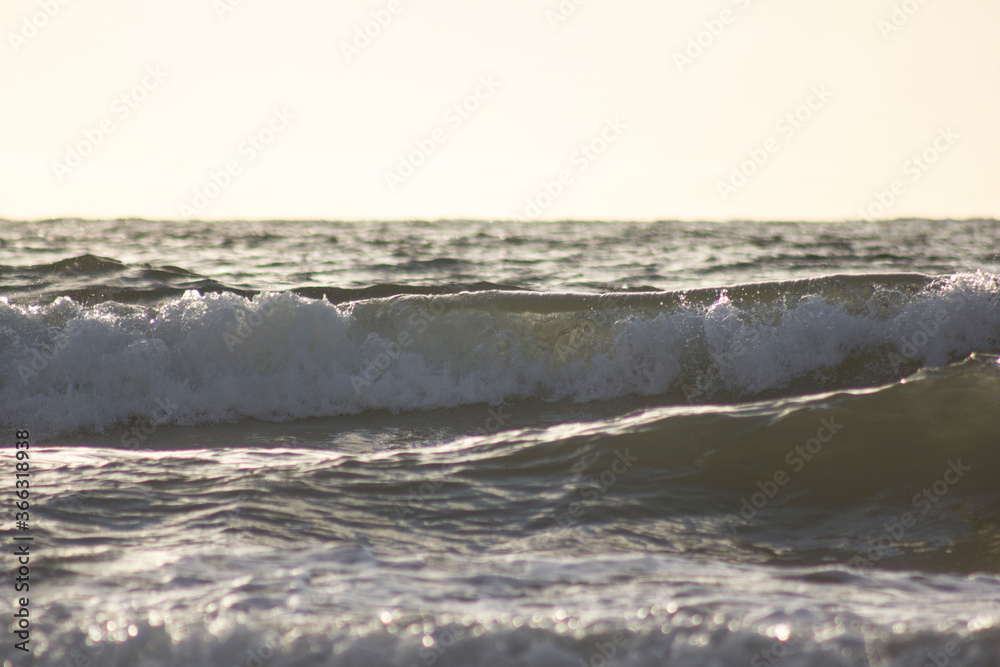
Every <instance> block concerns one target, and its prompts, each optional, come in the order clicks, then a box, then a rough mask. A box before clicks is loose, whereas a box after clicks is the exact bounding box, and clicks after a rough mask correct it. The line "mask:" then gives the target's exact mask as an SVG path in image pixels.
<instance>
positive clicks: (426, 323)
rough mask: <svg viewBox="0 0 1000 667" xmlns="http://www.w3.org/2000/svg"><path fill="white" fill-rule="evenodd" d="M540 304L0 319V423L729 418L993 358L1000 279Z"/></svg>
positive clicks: (161, 309)
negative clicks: (586, 414) (633, 403)
mask: <svg viewBox="0 0 1000 667" xmlns="http://www.w3.org/2000/svg"><path fill="white" fill-rule="evenodd" d="M862 292H863V290H862ZM551 296H552V295H540V294H524V293H496V292H487V293H466V294H459V295H450V296H439V297H394V298H391V299H378V300H371V301H363V302H356V303H352V304H342V305H334V304H331V303H329V302H327V301H324V300H310V299H306V298H302V297H299V296H296V295H294V294H291V293H267V294H262V295H258V296H257V297H255V298H253V299H246V298H243V297H241V296H238V295H235V294H230V293H221V294H206V295H200V294H198V293H197V292H193V291H192V292H188V293H186V294H185V295H184V296H183V297H180V298H176V299H173V300H170V301H168V302H165V303H163V304H161V305H160V306H158V307H155V308H153V307H139V306H127V305H122V304H116V303H105V304H102V305H100V306H94V307H83V306H81V305H80V304H78V303H76V302H73V301H72V300H70V299H69V298H66V297H63V298H60V299H58V300H56V301H55V302H53V303H51V304H49V305H45V306H30V307H29V306H22V305H11V304H9V303H7V302H3V301H0V370H2V376H0V377H2V379H0V405H2V406H3V413H2V421H3V423H4V425H5V426H6V427H9V428H25V427H28V428H31V429H33V430H34V431H36V434H37V436H38V437H52V436H55V435H58V434H66V433H71V432H74V431H81V430H82V431H95V432H99V433H101V432H108V431H109V430H110V429H112V428H113V427H114V426H115V425H117V424H127V423H134V422H136V421H137V420H149V419H155V420H156V421H158V422H161V423H171V424H178V425H193V424H202V423H213V422H233V421H238V420H242V419H248V418H253V419H260V420H267V421H283V420H293V419H300V418H307V417H317V416H333V415H341V414H349V413H357V412H362V411H366V410H378V409H388V410H413V409H429V408H437V407H451V406H457V405H463V404H471V403H480V402H489V403H498V402H500V401H503V400H507V399H512V398H519V397H538V398H543V399H545V400H564V399H569V400H576V401H591V400H608V399H613V398H618V397H622V396H627V395H658V394H664V393H668V392H682V391H683V394H684V397H685V398H686V399H688V400H698V399H711V400H734V399H739V398H741V397H751V396H754V395H756V394H759V393H761V392H768V391H779V390H781V389H782V388H784V387H786V386H788V385H789V384H790V383H792V382H796V381H808V382H811V383H813V384H815V386H816V388H817V390H820V389H822V388H823V386H825V383H828V382H848V383H854V384H864V383H873V382H883V381H886V380H887V379H891V378H892V377H897V378H898V377H902V376H903V375H905V374H907V373H909V372H912V371H913V370H915V369H916V368H917V367H919V366H926V365H931V366H933V365H940V364H944V363H947V362H948V361H950V360H954V359H956V358H960V357H962V356H965V355H967V354H969V353H971V352H977V351H978V352H995V351H996V350H997V346H998V341H1000V302H998V279H997V277H996V276H990V275H983V274H963V275H956V276H952V277H950V278H946V279H940V280H938V281H935V282H934V283H931V284H929V285H928V286H927V287H926V288H924V289H922V290H918V291H916V292H915V293H913V294H908V293H905V292H904V291H900V290H896V289H894V288H893V286H892V285H883V286H881V287H879V288H878V289H875V290H874V292H872V290H870V289H869V290H868V292H867V295H866V296H865V297H864V298H855V297H851V298H844V299H840V300H837V299H828V298H826V297H824V296H821V295H819V294H818V293H815V292H813V293H800V292H795V291H791V292H789V293H788V294H785V295H784V297H783V298H778V299H770V300H761V301H759V302H751V303H748V302H747V301H746V299H742V300H731V299H730V298H729V297H728V296H727V295H726V293H725V292H722V293H720V295H719V296H718V298H716V300H715V301H714V303H707V304H704V305H700V304H694V303H691V304H688V305H683V304H682V305H678V306H663V307H655V306H654V307H650V305H649V303H650V300H649V298H648V297H643V298H642V299H640V297H638V296H636V297H635V298H630V297H632V296H633V295H625V296H624V297H622V298H620V299H616V300H605V301H597V300H596V299H595V297H582V296H581V297H575V296H574V297H560V298H561V299H562V301H561V302H560V305H559V307H558V308H556V307H553V306H552V303H553V301H552V299H551V298H550V297H551ZM643 299H644V300H643ZM594 306H596V307H594ZM837 378H840V379H839V380H838V379H837ZM845 378H846V379H845ZM720 397H723V398H720Z"/></svg>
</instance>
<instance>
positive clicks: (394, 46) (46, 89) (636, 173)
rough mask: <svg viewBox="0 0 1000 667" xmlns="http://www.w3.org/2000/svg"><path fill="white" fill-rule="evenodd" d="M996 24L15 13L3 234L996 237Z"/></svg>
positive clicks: (85, 1)
mask: <svg viewBox="0 0 1000 667" xmlns="http://www.w3.org/2000/svg"><path fill="white" fill-rule="evenodd" d="M998 25H1000V3H998V2H996V0H951V1H950V2H944V1H943V0H905V1H902V0H812V1H809V2H804V1H803V0H708V1H705V0H699V1H697V2H696V1H694V0H659V1H656V0H615V1H614V2H612V0H503V1H502V2H501V1H499V0H495V1H493V2H482V1H479V0H364V1H361V0H280V2H279V1H278V0H169V2H167V1H157V2H154V1H153V0H4V2H3V5H2V8H0V33H2V37H3V43H2V44H0V90H2V91H3V94H4V99H3V102H4V103H3V104H2V105H0V217H4V218H8V219H40V218H52V217H81V218H127V217H142V218H149V219H176V218H197V219H206V220H211V219H292V218H304V219H345V220H366V219H381V220H389V219H431V220H433V219H442V218H475V219H486V220H492V219H521V220H559V219H608V220H612V219H614V220H659V219H686V220H733V219H769V220H839V219H858V218H878V219H894V218H903V217H929V218H970V217H995V218H1000V187H997V185H998V183H1000V161H998V159H997V158H998V155H1000V123H997V121H996V119H997V118H1000V86H998V85H997V84H998V82H1000V46H998V44H1000V42H998V41H997V37H996V27H997V26H998Z"/></svg>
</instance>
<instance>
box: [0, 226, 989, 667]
mask: <svg viewBox="0 0 1000 667" xmlns="http://www.w3.org/2000/svg"><path fill="white" fill-rule="evenodd" d="M998 253H1000V222H997V221H993V220H974V221H924V220H900V221H894V222H882V223H858V222H855V223H847V222H843V223H759V222H730V223H711V222H701V223H692V222H688V223H680V222H660V223H641V224H640V223H609V222H562V223H551V224H531V225H519V224H515V223H497V222H492V223H487V222H468V221H461V222H433V223H432V222H398V223H383V222H365V223H346V222H323V221H279V222H267V223H265V222H243V221H232V222H193V221H161V222H149V221H142V220H117V221H79V220H52V221H44V222H30V223H27V222H0V433H2V439H0V441H2V443H3V449H4V454H3V460H4V461H5V464H4V477H5V479H4V480H3V482H2V483H3V485H4V489H5V490H8V491H9V492H10V493H5V494H4V496H5V497H7V498H8V499H9V500H10V503H11V504H10V505H9V506H8V514H9V515H10V516H5V518H4V528H5V538H4V539H5V541H6V542H7V546H8V547H9V548H5V552H10V553H13V552H14V545H15V544H16V543H15V541H14V537H16V536H22V537H23V536H27V535H30V536H31V537H32V538H33V540H32V541H31V543H30V544H31V547H30V552H31V559H30V577H31V578H30V587H31V588H30V595H29V597H30V604H29V611H30V643H29V644H28V645H27V648H29V651H30V656H29V655H27V654H25V653H24V652H22V651H21V650H19V649H17V648H15V643H16V642H17V641H18V638H17V635H15V634H12V631H14V630H17V629H18V623H19V619H18V618H16V617H11V616H8V624H7V625H6V626H5V630H6V632H5V639H4V640H3V642H2V644H0V661H2V664H3V665H5V666H6V665H19V664H35V665H53V666H57V665H58V666H70V665H72V666H74V667H89V666H95V667H96V666H102V667H103V666H108V667H117V666H129V667H151V666H154V665H170V666H173V665H177V666H184V667H201V666H213V667H264V666H266V667H286V666H288V667H290V666H293V665H294V666H297V667H298V666H301V667H305V666H317V667H318V666H321V665H323V666H326V665H330V666H332V665H337V666H349V665H350V666H353V665H357V666H361V665H365V666H379V665H399V666H402V667H431V666H432V665H433V666H437V667H453V666H472V665H489V666H496V667H500V666H508V665H509V666H514V665H524V666H532V667H533V666H540V667H541V666H545V667H549V666H555V667H558V666H566V667H577V666H580V665H589V666H590V667H610V666H614V665H621V666H629V667H633V666H634V667H638V666H647V665H649V666H654V665H655V666H659V665H719V666H729V665H734V666H735V665H747V666H749V667H761V666H763V665H767V666H773V665H781V666H782V667H795V666H802V665H810V666H812V665H831V666H832V665H886V666H889V665H892V666H914V667H918V666H923V665H934V666H936V667H945V666H946V665H982V666H987V665H993V666H996V665H1000V446H998V445H1000V363H998V354H1000V255H998ZM19 431H20V432H22V433H23V431H28V432H29V433H30V435H29V438H28V440H29V441H30V449H29V450H25V451H28V452H29V453H30V458H29V459H28V461H29V463H30V475H31V477H30V500H29V502H30V508H29V513H30V519H29V520H28V522H27V523H28V524H29V525H28V530H27V531H25V530H18V529H17V528H15V524H14V516H13V515H14V512H15V511H16V510H15V509H14V507H13V502H14V494H13V491H14V489H15V480H14V470H15V452H16V451H17V450H16V448H15V440H18V439H20V438H21V437H22V436H21V435H20V434H18V432H19ZM14 561H15V557H14V556H11V555H7V556H5V557H4V570H3V577H4V581H3V587H4V588H5V589H6V590H7V591H8V598H9V599H10V600H12V603H11V609H12V610H13V611H15V612H16V611H17V609H18V607H19V605H18V604H16V603H15V602H14V601H16V600H17V598H18V597H19V596H20V595H28V594H27V593H18V594H15V593H14V592H13V590H14V588H13V587H14V584H15V577H16V576H17V570H16V567H17V564H16V563H15V562H14Z"/></svg>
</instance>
